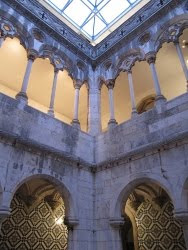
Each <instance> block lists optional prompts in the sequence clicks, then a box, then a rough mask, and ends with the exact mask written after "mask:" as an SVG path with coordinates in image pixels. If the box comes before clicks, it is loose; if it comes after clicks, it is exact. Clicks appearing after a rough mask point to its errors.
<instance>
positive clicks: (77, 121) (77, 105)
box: [72, 80, 82, 128]
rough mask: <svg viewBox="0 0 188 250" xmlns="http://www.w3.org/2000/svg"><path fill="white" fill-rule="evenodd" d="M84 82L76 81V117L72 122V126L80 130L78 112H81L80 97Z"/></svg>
mask: <svg viewBox="0 0 188 250" xmlns="http://www.w3.org/2000/svg"><path fill="white" fill-rule="evenodd" d="M81 86H82V82H81V81H80V80H74V88H75V97H74V117H73V120H72V126H74V127H76V128H80V122H79V120H78V111H79V96H80V87H81Z"/></svg>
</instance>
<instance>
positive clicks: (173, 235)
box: [121, 182, 186, 250]
mask: <svg viewBox="0 0 188 250" xmlns="http://www.w3.org/2000/svg"><path fill="white" fill-rule="evenodd" d="M173 209H174V206H173V203H172V201H171V199H170V197H169V195H168V194H167V193H166V191H165V190H164V189H163V188H161V187H160V186H159V185H158V184H156V183H153V182H144V183H140V184H139V185H137V186H136V187H134V189H133V190H132V191H131V193H130V195H129V197H128V199H127V201H126V204H125V206H124V216H125V225H127V227H126V226H123V227H122V230H121V236H122V244H123V250H129V249H131V250H132V249H135V250H137V249H142V250H148V249H182V250H185V249H186V247H185V241H184V237H183V231H182V227H181V224H180V222H179V221H178V220H176V219H175V218H174V216H173ZM127 217H128V219H127ZM130 223H131V224H132V225H130ZM125 228H126V229H125ZM131 239H134V240H133V241H134V245H133V241H132V242H131Z"/></svg>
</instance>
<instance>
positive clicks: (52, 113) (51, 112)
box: [48, 109, 54, 117]
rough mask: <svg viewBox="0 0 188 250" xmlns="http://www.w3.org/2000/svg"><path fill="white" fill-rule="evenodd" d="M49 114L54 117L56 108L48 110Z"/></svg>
mask: <svg viewBox="0 0 188 250" xmlns="http://www.w3.org/2000/svg"><path fill="white" fill-rule="evenodd" d="M48 115H49V116H51V117H54V110H53V109H49V110H48Z"/></svg>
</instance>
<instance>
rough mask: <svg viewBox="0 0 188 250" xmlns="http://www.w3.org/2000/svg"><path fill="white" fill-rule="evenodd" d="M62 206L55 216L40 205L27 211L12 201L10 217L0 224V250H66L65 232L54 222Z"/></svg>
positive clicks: (42, 204) (17, 199) (62, 212)
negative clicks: (0, 228) (0, 225)
mask: <svg viewBox="0 0 188 250" xmlns="http://www.w3.org/2000/svg"><path fill="white" fill-rule="evenodd" d="M64 215H65V208H64V204H63V205H62V206H61V207H60V208H59V209H58V210H57V211H56V212H55V214H54V212H53V211H52V209H51V207H50V206H49V205H48V203H47V202H44V201H41V202H40V203H39V204H37V205H36V206H35V207H34V208H32V210H31V211H29V212H28V209H27V208H26V206H25V205H24V204H23V202H22V201H21V200H20V199H19V198H18V197H14V199H13V201H12V212H11V215H10V216H9V217H8V218H7V219H6V220H5V221H4V222H3V225H2V230H1V234H0V249H1V250H13V249H14V250H15V249H19V250H46V249H48V250H60V249H61V250H66V249H67V228H66V226H65V225H64V224H61V225H57V224H56V223H55V218H57V217H58V218H59V217H64Z"/></svg>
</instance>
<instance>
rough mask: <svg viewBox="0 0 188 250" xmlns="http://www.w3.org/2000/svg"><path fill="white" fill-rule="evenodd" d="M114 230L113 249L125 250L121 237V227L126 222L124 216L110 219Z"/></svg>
mask: <svg viewBox="0 0 188 250" xmlns="http://www.w3.org/2000/svg"><path fill="white" fill-rule="evenodd" d="M109 223H110V226H111V230H112V242H113V247H112V249H113V250H117V249H118V250H123V245H122V239H121V227H122V226H123V224H124V219H123V218H112V219H110V220H109Z"/></svg>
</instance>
